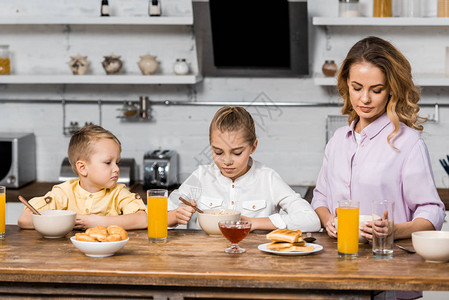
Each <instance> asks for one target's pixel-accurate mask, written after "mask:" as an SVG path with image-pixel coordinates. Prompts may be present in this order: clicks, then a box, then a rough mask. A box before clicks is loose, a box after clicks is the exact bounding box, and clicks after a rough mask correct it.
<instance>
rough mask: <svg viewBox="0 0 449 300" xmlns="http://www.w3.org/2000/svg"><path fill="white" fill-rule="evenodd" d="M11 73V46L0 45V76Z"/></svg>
mask: <svg viewBox="0 0 449 300" xmlns="http://www.w3.org/2000/svg"><path fill="white" fill-rule="evenodd" d="M10 73H11V60H10V58H9V46H8V45H0V75H8V74H10Z"/></svg>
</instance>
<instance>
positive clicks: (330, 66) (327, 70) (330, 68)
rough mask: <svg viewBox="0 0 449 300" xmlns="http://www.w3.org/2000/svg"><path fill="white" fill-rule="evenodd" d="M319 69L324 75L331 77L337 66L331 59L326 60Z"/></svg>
mask: <svg viewBox="0 0 449 300" xmlns="http://www.w3.org/2000/svg"><path fill="white" fill-rule="evenodd" d="M321 70H322V71H323V74H324V76H326V77H332V76H335V74H336V73H337V70H338V67H337V64H336V63H335V62H334V61H333V60H326V61H325V62H324V64H323V67H322V68H321Z"/></svg>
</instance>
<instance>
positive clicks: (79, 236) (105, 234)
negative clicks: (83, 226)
mask: <svg viewBox="0 0 449 300" xmlns="http://www.w3.org/2000/svg"><path fill="white" fill-rule="evenodd" d="M75 238H76V240H77V241H83V242H117V241H123V240H126V239H127V238H128V233H127V232H126V230H125V229H123V228H122V227H120V226H118V225H111V226H109V227H108V228H106V227H104V226H96V227H92V228H89V229H87V230H86V231H85V232H84V233H76V234H75Z"/></svg>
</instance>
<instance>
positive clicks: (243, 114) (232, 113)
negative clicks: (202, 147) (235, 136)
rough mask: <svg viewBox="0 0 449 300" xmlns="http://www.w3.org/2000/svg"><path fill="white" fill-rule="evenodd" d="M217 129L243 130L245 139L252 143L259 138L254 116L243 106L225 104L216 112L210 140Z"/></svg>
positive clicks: (212, 122)
mask: <svg viewBox="0 0 449 300" xmlns="http://www.w3.org/2000/svg"><path fill="white" fill-rule="evenodd" d="M215 129H218V130H220V131H222V132H223V131H239V130H243V132H244V135H245V139H246V141H247V142H248V143H249V144H250V145H252V144H254V141H255V140H256V139H257V137H256V126H255V124H254V120H253V117H251V114H250V113H249V112H247V111H246V109H244V108H243V107H241V106H224V107H222V108H220V109H219V110H218V111H217V112H216V113H215V116H214V118H213V119H212V121H211V123H210V126H209V142H211V137H212V131H213V130H215Z"/></svg>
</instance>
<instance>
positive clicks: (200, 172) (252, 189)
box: [168, 159, 321, 232]
mask: <svg viewBox="0 0 449 300" xmlns="http://www.w3.org/2000/svg"><path fill="white" fill-rule="evenodd" d="M250 165H251V168H250V169H249V170H248V172H247V173H246V174H244V175H243V176H241V177H239V178H237V179H236V180H235V181H234V182H233V181H232V180H231V179H230V178H227V177H225V176H223V175H222V174H221V172H220V169H219V168H218V167H217V166H216V165H215V163H211V164H210V165H201V166H199V167H198V169H196V170H195V171H194V172H193V173H192V174H191V175H190V176H189V178H187V179H186V181H185V182H184V183H183V184H182V185H181V186H180V187H179V189H177V190H174V191H173V192H172V193H171V194H170V197H169V201H168V210H173V209H176V208H177V207H178V206H179V205H180V204H181V202H180V200H179V197H180V195H185V196H186V197H188V198H189V199H192V194H193V192H192V191H193V189H192V187H195V188H201V195H200V196H199V197H197V198H198V199H194V200H195V201H196V202H197V206H198V207H199V208H200V209H208V208H222V209H235V210H238V211H240V212H241V214H242V215H243V216H247V217H251V218H257V217H269V218H270V220H271V222H272V223H273V224H274V226H276V227H277V228H288V229H292V230H297V229H299V230H301V231H303V232H316V231H318V230H320V228H321V224H320V220H319V218H318V216H317V214H316V213H315V211H314V210H313V208H312V206H311V205H310V204H309V203H308V202H307V201H306V200H304V199H303V198H302V197H301V195H299V194H298V193H296V192H295V191H294V190H292V188H291V187H290V186H289V185H288V184H286V183H285V182H284V181H283V180H282V178H281V177H280V176H279V174H278V173H276V172H275V171H274V170H273V169H271V168H268V167H266V166H265V165H263V164H262V163H260V162H258V161H255V160H253V159H250ZM187 228H189V229H201V228H200V226H199V224H198V221H197V213H195V214H194V215H193V216H192V218H191V219H190V222H189V223H188V225H187Z"/></svg>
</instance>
